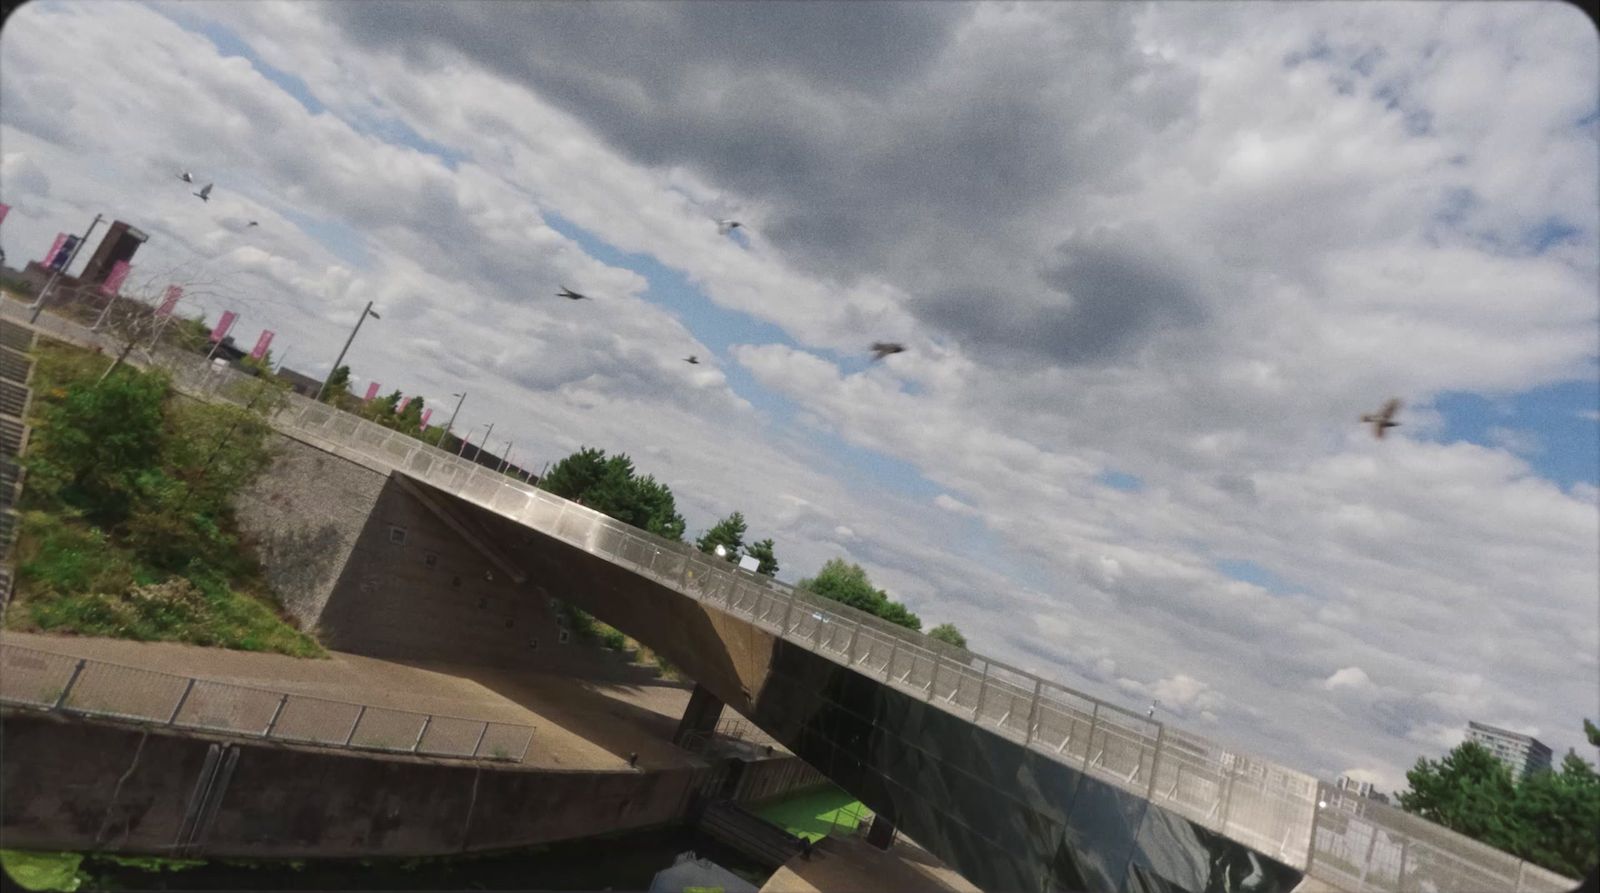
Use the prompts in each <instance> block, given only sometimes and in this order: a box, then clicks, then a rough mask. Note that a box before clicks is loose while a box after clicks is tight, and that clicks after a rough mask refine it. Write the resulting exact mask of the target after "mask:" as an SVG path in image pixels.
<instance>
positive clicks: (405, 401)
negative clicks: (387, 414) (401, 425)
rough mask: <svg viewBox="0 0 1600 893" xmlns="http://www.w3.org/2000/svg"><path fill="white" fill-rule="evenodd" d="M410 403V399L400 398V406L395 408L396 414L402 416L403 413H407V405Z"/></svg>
mask: <svg viewBox="0 0 1600 893" xmlns="http://www.w3.org/2000/svg"><path fill="white" fill-rule="evenodd" d="M410 402H411V398H410V397H402V398H400V405H399V406H396V407H395V408H394V411H395V414H396V415H398V414H400V413H402V412H405V411H406V404H408V403H410Z"/></svg>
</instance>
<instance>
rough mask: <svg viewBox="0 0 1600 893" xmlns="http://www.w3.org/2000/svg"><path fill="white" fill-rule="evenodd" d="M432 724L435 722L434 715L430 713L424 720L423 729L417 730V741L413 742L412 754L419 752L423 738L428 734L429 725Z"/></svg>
mask: <svg viewBox="0 0 1600 893" xmlns="http://www.w3.org/2000/svg"><path fill="white" fill-rule="evenodd" d="M432 722H433V714H432V713H430V714H428V715H427V716H424V717H423V718H422V728H420V729H418V730H417V740H416V741H413V742H411V752H412V753H416V752H417V748H419V747H421V746H422V736H423V735H426V734H428V724H429V723H432Z"/></svg>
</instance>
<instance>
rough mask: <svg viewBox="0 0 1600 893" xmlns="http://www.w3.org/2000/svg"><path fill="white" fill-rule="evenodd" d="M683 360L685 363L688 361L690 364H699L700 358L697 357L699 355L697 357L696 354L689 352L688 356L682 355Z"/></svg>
mask: <svg viewBox="0 0 1600 893" xmlns="http://www.w3.org/2000/svg"><path fill="white" fill-rule="evenodd" d="M683 361H684V362H685V363H688V364H689V365H691V366H698V365H700V358H699V357H697V356H695V355H694V354H689V355H688V356H686V357H684V358H683Z"/></svg>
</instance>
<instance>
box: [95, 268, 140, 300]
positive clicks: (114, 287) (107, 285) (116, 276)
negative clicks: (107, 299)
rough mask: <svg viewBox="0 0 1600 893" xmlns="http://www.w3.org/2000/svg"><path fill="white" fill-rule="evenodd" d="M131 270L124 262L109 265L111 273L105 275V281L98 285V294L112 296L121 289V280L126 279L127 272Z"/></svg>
mask: <svg viewBox="0 0 1600 893" xmlns="http://www.w3.org/2000/svg"><path fill="white" fill-rule="evenodd" d="M132 269H133V268H132V267H130V266H128V262H127V261H125V260H119V261H117V262H116V263H114V264H112V265H111V272H110V273H107V274H106V281H104V282H102V283H100V293H101V294H103V295H114V294H116V293H117V292H118V291H119V290H120V289H121V288H122V282H123V280H125V279H127V278H128V272H129V271H130V270H132Z"/></svg>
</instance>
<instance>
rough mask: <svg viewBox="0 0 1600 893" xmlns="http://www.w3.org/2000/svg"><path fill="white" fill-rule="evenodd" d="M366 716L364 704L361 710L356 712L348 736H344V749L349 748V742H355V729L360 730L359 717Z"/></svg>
mask: <svg viewBox="0 0 1600 893" xmlns="http://www.w3.org/2000/svg"><path fill="white" fill-rule="evenodd" d="M366 715H367V705H366V704H362V705H361V709H360V710H358V711H356V721H355V722H353V723H351V724H350V734H348V735H346V736H344V746H345V747H349V746H350V742H352V741H354V740H356V729H359V728H361V717H363V716H366Z"/></svg>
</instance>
